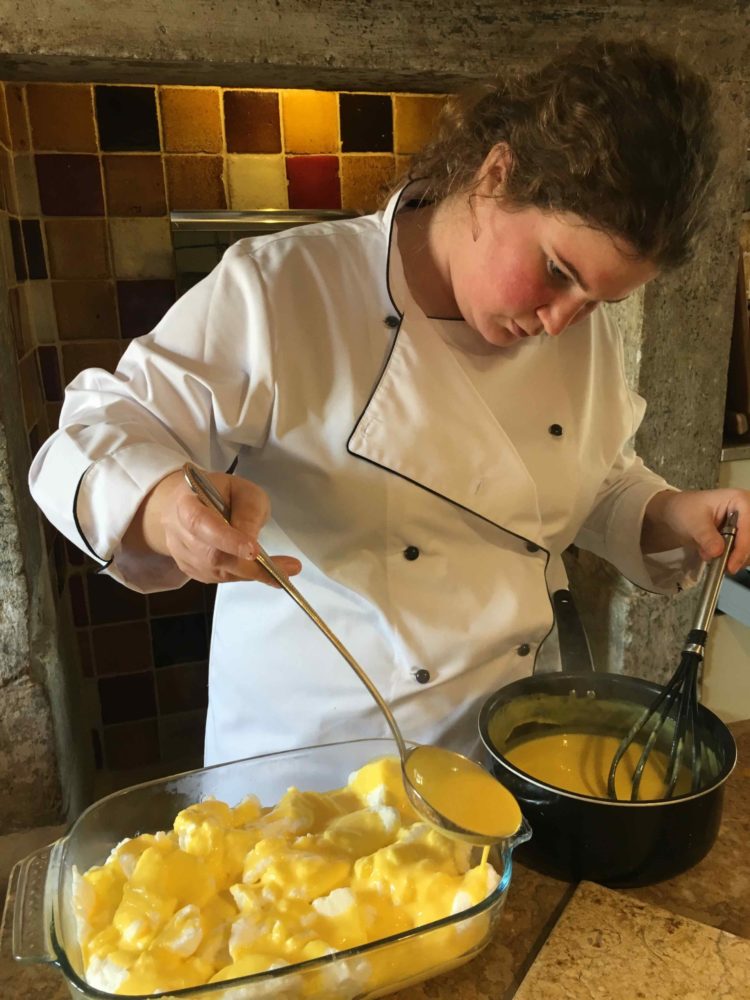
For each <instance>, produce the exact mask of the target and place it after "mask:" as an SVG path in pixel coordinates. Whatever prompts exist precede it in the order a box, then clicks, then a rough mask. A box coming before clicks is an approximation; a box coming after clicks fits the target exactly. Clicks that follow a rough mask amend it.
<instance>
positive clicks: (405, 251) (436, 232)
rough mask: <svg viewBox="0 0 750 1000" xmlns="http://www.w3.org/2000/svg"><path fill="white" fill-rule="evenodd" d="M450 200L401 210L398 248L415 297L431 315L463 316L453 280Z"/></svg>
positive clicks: (425, 311)
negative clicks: (449, 249) (449, 244)
mask: <svg viewBox="0 0 750 1000" xmlns="http://www.w3.org/2000/svg"><path fill="white" fill-rule="evenodd" d="M446 207H447V206H446V203H445V202H441V203H440V204H439V205H426V206H424V207H423V208H415V209H411V210H406V211H403V212H400V213H399V215H398V217H397V220H396V226H397V238H398V249H399V252H400V254H401V260H402V262H403V266H404V276H405V278H406V284H407V285H408V286H409V291H410V292H411V295H412V298H413V299H414V301H415V302H416V303H417V305H418V306H419V308H420V309H421V310H422V311H423V312H424V313H425V314H426V315H427V316H435V317H440V318H442V319H461V314H460V312H459V309H458V306H457V305H456V300H455V298H454V297H453V289H452V287H451V280H450V267H449V264H448V256H447V254H446V253H445V250H444V248H445V247H446V246H447V240H446V236H447V234H448V233H449V231H450V215H449V212H448V211H446Z"/></svg>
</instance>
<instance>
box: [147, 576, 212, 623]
mask: <svg viewBox="0 0 750 1000" xmlns="http://www.w3.org/2000/svg"><path fill="white" fill-rule="evenodd" d="M208 589H209V588H208V587H207V586H206V584H205V583H198V581H197V580H188V582H187V583H186V584H185V586H184V587H179V588H178V589H177V590H162V591H161V592H159V593H157V594H149V595H148V610H149V613H150V614H151V615H183V614H189V613H190V612H191V611H192V612H196V613H198V614H202V613H203V612H204V611H205V608H206V601H205V595H206V591H207V590H208Z"/></svg>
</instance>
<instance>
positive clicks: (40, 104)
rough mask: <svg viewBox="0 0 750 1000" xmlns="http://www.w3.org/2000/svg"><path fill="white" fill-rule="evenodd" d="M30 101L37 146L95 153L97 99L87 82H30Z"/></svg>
mask: <svg viewBox="0 0 750 1000" xmlns="http://www.w3.org/2000/svg"><path fill="white" fill-rule="evenodd" d="M26 102H27V104H28V106H29V122H30V124H31V138H32V141H33V143H34V149H35V150H36V151H39V150H54V151H56V152H70V153H95V152H96V132H95V130H94V102H93V97H92V93H91V87H90V86H89V85H88V84H83V83H29V84H27V85H26Z"/></svg>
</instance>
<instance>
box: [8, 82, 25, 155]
mask: <svg viewBox="0 0 750 1000" xmlns="http://www.w3.org/2000/svg"><path fill="white" fill-rule="evenodd" d="M5 104H6V107H7V109H8V124H9V126H10V144H11V146H12V147H13V149H15V150H16V151H17V152H24V151H26V152H27V151H28V150H29V149H31V140H30V138H29V122H28V119H27V117H26V102H25V100H24V94H23V84H20V83H6V84H5Z"/></svg>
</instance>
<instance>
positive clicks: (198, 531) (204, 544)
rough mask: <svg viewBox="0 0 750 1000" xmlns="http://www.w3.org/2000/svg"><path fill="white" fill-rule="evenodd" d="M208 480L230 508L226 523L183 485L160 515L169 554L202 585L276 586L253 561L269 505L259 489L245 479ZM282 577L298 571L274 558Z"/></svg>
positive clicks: (288, 559) (295, 563)
mask: <svg viewBox="0 0 750 1000" xmlns="http://www.w3.org/2000/svg"><path fill="white" fill-rule="evenodd" d="M210 478H211V481H212V482H213V484H214V486H215V487H216V488H217V489H218V490H219V492H220V493H221V494H222V496H223V497H225V499H226V501H227V503H228V505H229V507H230V509H231V522H232V523H231V524H228V523H227V522H226V521H225V520H224V518H223V517H222V515H221V514H219V513H218V511H216V510H215V509H214V508H213V507H207V506H206V505H205V504H204V503H203V502H202V501H201V500H200V499H199V497H198V496H196V495H195V494H194V493H193V492H192V491H191V490H190V489H189V487H188V486H187V485H185V487H184V489H180V490H179V492H178V493H177V494H176V496H175V501H174V505H173V509H172V510H171V511H169V512H168V513H167V514H166V515H165V534H166V537H167V543H168V547H169V552H170V554H171V555H172V558H173V559H174V560H175V562H176V564H177V566H178V567H179V568H180V570H181V571H182V572H183V573H185V574H186V575H187V576H189V577H191V578H192V579H194V580H198V581H200V582H201V583H229V582H234V581H239V580H250V581H258V582H260V583H265V584H267V585H269V586H273V587H278V586H279V585H278V584H277V583H276V581H275V580H273V578H272V577H271V576H270V575H269V574H268V573H266V572H265V570H264V569H263V568H262V567H261V566H260V564H259V563H258V562H257V561H256V559H255V556H256V553H257V536H258V532H259V531H260V529H261V528H262V526H263V525H264V524H265V522H266V520H267V519H268V515H269V511H270V504H269V500H268V497H267V495H266V493H265V491H264V490H262V489H261V488H260V487H259V486H256V485H255V484H254V483H251V482H248V480H246V479H240V478H235V477H233V476H228V475H223V474H216V473H215V474H212V475H211V477H210ZM273 559H274V562H275V563H276V565H277V566H278V568H279V569H280V570H282V571H283V572H284V573H285V574H286V575H287V576H294V575H296V574H297V573H299V572H300V571H301V569H302V565H301V563H300V562H299V560H298V559H295V558H293V557H292V556H278V557H273Z"/></svg>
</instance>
